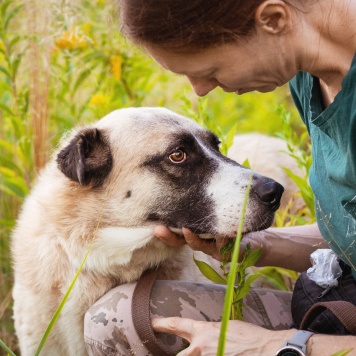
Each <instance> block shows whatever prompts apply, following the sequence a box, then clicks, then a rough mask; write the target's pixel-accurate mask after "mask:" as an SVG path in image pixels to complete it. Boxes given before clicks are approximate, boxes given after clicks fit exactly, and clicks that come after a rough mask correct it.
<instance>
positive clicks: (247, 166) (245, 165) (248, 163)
mask: <svg viewBox="0 0 356 356" xmlns="http://www.w3.org/2000/svg"><path fill="white" fill-rule="evenodd" d="M242 165H243V166H244V167H246V168H250V169H251V165H250V161H249V160H248V158H246V159H245V160H244V161H243V162H242Z"/></svg>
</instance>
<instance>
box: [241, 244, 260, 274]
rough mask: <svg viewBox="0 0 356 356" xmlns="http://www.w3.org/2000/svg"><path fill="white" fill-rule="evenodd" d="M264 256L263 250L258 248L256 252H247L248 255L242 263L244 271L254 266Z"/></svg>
mask: <svg viewBox="0 0 356 356" xmlns="http://www.w3.org/2000/svg"><path fill="white" fill-rule="evenodd" d="M261 254H262V248H257V249H255V250H247V251H246V254H245V256H244V258H243V260H242V262H241V267H240V268H242V269H246V268H248V267H251V266H254V265H255V264H256V262H257V261H258V260H259V259H260V257H261Z"/></svg>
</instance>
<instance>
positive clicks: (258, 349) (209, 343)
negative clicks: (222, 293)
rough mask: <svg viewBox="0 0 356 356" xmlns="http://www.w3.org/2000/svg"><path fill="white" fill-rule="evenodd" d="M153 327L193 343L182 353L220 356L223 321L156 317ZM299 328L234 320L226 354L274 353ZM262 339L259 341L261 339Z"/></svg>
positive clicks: (182, 354)
mask: <svg viewBox="0 0 356 356" xmlns="http://www.w3.org/2000/svg"><path fill="white" fill-rule="evenodd" d="M152 326H153V330H154V331H156V332H164V333H169V334H175V335H178V336H180V337H182V338H183V339H185V340H186V341H188V343H189V344H190V345H189V347H188V348H186V349H184V350H183V351H181V352H180V353H179V354H178V355H179V356H189V355H192V356H193V355H194V356H198V355H204V356H208V355H214V356H215V355H216V352H217V348H218V343H219V336H220V326H221V323H217V322H207V321H195V320H192V319H186V318H178V317H173V318H155V319H152ZM294 332H295V330H283V331H271V330H268V329H264V328H261V327H259V326H256V325H253V324H249V323H245V322H243V321H238V320H231V321H230V322H229V328H228V332H227V338H226V346H225V352H224V355H244V356H256V355H274V354H275V353H276V352H277V350H278V349H279V348H280V347H281V345H282V343H283V341H284V340H287V339H289V338H290V337H291V336H292V335H293V334H294ZM257 340H258V342H257Z"/></svg>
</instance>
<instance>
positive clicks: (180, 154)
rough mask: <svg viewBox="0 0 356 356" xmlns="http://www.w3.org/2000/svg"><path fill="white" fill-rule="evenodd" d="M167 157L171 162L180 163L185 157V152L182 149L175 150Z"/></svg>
mask: <svg viewBox="0 0 356 356" xmlns="http://www.w3.org/2000/svg"><path fill="white" fill-rule="evenodd" d="M169 159H170V160H171V162H173V163H182V162H184V161H185V160H186V159H187V154H186V153H185V152H184V151H183V150H177V151H174V152H173V153H172V154H170V155H169Z"/></svg>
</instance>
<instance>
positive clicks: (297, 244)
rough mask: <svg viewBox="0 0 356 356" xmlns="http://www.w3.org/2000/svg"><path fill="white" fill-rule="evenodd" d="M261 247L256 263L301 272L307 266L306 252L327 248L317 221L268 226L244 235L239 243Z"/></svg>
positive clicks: (308, 256)
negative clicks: (304, 223) (285, 225)
mask: <svg viewBox="0 0 356 356" xmlns="http://www.w3.org/2000/svg"><path fill="white" fill-rule="evenodd" d="M247 242H250V243H251V245H252V247H257V246H258V244H260V246H262V256H261V258H260V259H259V261H258V262H257V264H256V266H259V267H261V266H276V267H283V268H289V269H292V270H294V271H298V272H302V271H305V270H307V269H308V268H309V267H310V266H311V262H310V254H311V253H312V252H314V251H315V250H316V249H318V248H329V247H328V245H327V243H326V242H325V241H324V240H323V238H322V236H321V234H320V231H319V228H318V226H317V224H312V225H303V226H292V227H283V228H270V229H267V230H263V231H258V232H253V233H250V234H247V235H246V236H245V237H244V238H243V240H242V244H243V245H246V243H247Z"/></svg>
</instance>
